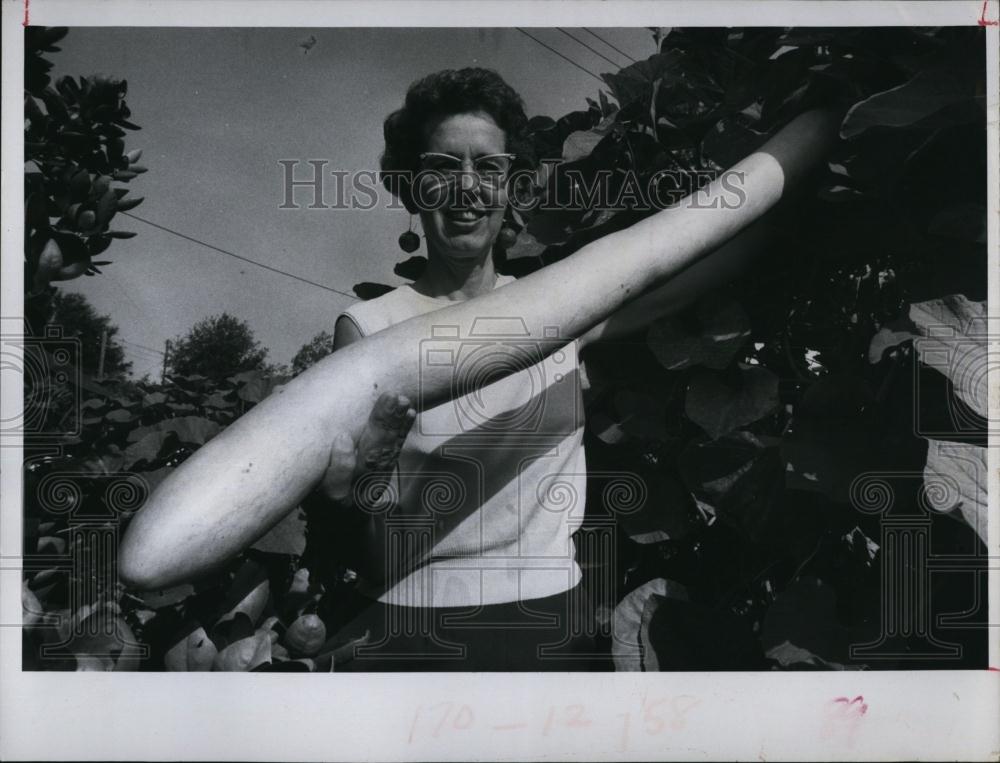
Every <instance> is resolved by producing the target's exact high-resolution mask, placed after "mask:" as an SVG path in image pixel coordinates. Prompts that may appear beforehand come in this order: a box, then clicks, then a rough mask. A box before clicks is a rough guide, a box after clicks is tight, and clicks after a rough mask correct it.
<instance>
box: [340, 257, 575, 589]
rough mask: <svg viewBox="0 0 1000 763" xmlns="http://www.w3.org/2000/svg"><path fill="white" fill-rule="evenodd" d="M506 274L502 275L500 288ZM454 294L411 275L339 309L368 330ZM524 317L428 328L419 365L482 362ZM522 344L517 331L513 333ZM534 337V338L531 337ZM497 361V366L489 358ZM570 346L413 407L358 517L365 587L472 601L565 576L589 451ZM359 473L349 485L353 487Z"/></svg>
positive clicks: (571, 566)
mask: <svg viewBox="0 0 1000 763" xmlns="http://www.w3.org/2000/svg"><path fill="white" fill-rule="evenodd" d="M513 280H514V278H513V277H510V276H499V277H498V280H497V288H500V287H501V286H503V285H505V284H507V283H510V282H512V281H513ZM450 304H454V303H453V302H451V301H449V300H448V299H443V298H435V297H428V296H426V295H423V294H420V293H419V292H417V291H416V290H415V289H413V288H412V287H411V286H409V285H405V286H401V287H399V288H397V289H395V290H393V291H391V292H389V293H388V294H385V295H383V296H381V297H378V298H376V299H373V300H369V301H367V302H359V303H356V304H354V305H351V307H349V308H348V309H347V310H345V311H344V313H342V315H343V316H346V317H347V318H348V319H350V320H351V321H353V322H354V323H355V324H356V326H357V328H358V330H359V331H360V332H361V334H362V335H364V336H367V335H370V334H373V333H375V332H377V331H381V330H382V329H385V328H387V327H389V326H391V325H393V324H396V323H399V322H401V321H404V320H406V319H408V318H412V317H414V316H416V315H421V314H424V313H428V312H431V311H433V310H438V309H441V308H442V307H447V306H448V305H450ZM521 333H526V332H524V328H523V323H521V321H520V320H519V319H518V318H516V317H512V316H505V315H501V316H484V317H482V318H480V319H479V320H477V322H476V323H475V326H474V328H473V330H472V335H470V336H459V335H458V332H457V328H451V327H448V326H440V327H437V328H436V329H435V330H434V332H433V335H432V336H428V337H427V338H426V339H425V340H424V341H421V342H419V343H418V344H419V346H415V347H414V352H419V353H420V355H421V363H424V364H427V363H436V364H441V363H452V364H456V365H457V364H467V363H475V364H477V365H476V366H475V367H476V368H477V370H479V371H480V372H481V373H482V374H489V373H490V369H491V363H490V350H489V348H490V347H491V346H494V347H495V345H496V343H497V342H501V343H507V344H510V343H513V344H517V343H518V341H519V340H518V335H519V334H521ZM520 341H522V342H523V341H525V340H523V339H522V340H520ZM531 343H534V342H531ZM493 368H495V366H494V367H493ZM580 385H581V382H580V366H579V360H578V357H577V347H576V342H575V341H572V342H570V343H569V344H568V345H566V346H564V347H563V348H561V349H560V350H557V351H556V352H553V353H552V354H551V355H549V356H548V357H546V358H545V360H544V361H542V362H541V363H537V364H535V365H532V366H530V367H527V368H525V369H523V370H521V371H517V372H515V373H512V374H510V375H508V376H506V377H504V378H501V379H498V380H496V381H493V382H490V383H487V384H486V385H485V386H483V387H481V388H480V389H479V390H478V391H476V392H473V393H470V394H468V395H462V396H460V397H458V398H456V399H455V400H452V401H449V402H447V403H445V404H443V405H439V406H436V407H433V408H429V409H427V410H425V411H422V412H420V413H418V414H417V418H416V421H415V422H414V424H413V428H412V429H411V431H410V433H409V435H408V436H407V438H406V441H405V443H404V444H403V448H402V451H401V453H400V457H399V462H398V467H397V470H396V473H395V475H394V478H393V480H391V481H390V487H389V488H388V489H387V491H386V493H385V495H384V497H383V498H382V499H380V500H379V501H377V502H376V503H374V504H372V503H370V502H366V501H364V500H362V501H360V502H359V503H360V504H361V506H363V508H356V509H355V510H357V511H362V512H366V513H368V514H369V515H370V516H369V518H368V519H367V522H366V525H367V531H366V532H364V533H362V535H363V536H364V537H363V538H362V539H360V540H359V542H362V543H364V545H365V549H364V551H365V553H364V554H363V557H364V558H365V559H366V560H368V561H369V563H370V565H369V567H368V569H364V570H361V573H362V580H363V581H364V586H363V590H365V591H366V593H368V594H369V595H371V596H374V597H376V598H378V599H379V600H380V601H383V602H386V603H390V604H398V605H403V606H417V607H430V606H434V607H456V606H481V605H486V604H500V603H504V602H511V601H518V600H525V599H535V598H543V597H545V596H551V595H553V594H557V593H561V592H563V591H567V590H569V589H570V588H572V587H573V586H575V585H576V584H577V583H578V582H579V580H580V578H581V572H580V568H579V566H578V564H577V563H576V554H575V547H574V544H573V541H572V539H571V537H570V536H571V535H572V533H573V532H574V531H575V530H576V529H577V528H578V527H579V526H580V524H581V523H582V521H583V513H584V504H585V497H586V461H585V456H584V449H583V425H584V419H583V401H582V393H581V386H580ZM364 493H365V487H364V479H362V481H361V482H360V483H359V486H358V487H357V494H358V495H362V496H363V495H364Z"/></svg>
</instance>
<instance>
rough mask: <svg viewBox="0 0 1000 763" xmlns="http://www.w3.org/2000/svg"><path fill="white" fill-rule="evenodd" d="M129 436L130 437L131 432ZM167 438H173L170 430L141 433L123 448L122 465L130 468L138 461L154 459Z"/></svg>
mask: <svg viewBox="0 0 1000 763" xmlns="http://www.w3.org/2000/svg"><path fill="white" fill-rule="evenodd" d="M136 431H138V430H136ZM129 437H130V439H131V434H130V435H129ZM168 439H170V440H174V437H173V435H172V434H171V433H170V432H147V433H146V434H144V435H142V436H141V437H140V438H139V440H137V441H136V442H133V443H132V444H131V445H129V446H128V447H127V448H125V452H124V454H123V456H124V461H123V465H124V467H125V468H126V469H130V468H131V467H132V466H133V465H135V464H137V463H139V462H140V461H155V460H156V459H157V458H158V457H159V456H160V455H161V453H162V452H163V449H164V445H165V444H166V442H167V440H168Z"/></svg>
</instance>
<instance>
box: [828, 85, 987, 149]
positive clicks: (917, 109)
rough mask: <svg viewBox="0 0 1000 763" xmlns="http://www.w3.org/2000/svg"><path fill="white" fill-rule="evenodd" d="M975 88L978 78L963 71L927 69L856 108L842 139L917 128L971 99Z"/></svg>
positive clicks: (845, 124) (843, 128)
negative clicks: (870, 132)
mask: <svg viewBox="0 0 1000 763" xmlns="http://www.w3.org/2000/svg"><path fill="white" fill-rule="evenodd" d="M973 84H974V78H971V77H970V76H969V73H968V72H964V71H962V70H959V69H950V68H936V69H925V70H923V71H920V72H918V73H917V74H916V75H915V76H914V77H913V79H911V80H910V81H909V82H905V83H904V84H902V85H899V86H898V87H894V88H891V89H889V90H885V91H883V92H881V93H876V94H875V95H873V96H870V97H868V98H865V99H864V100H863V101H860V102H859V103H856V104H854V106H852V107H851V109H850V110H849V111H848V112H847V115H846V116H845V117H844V121H843V123H842V124H841V126H840V135H841V137H842V138H852V137H854V136H856V135H860V134H861V133H862V132H864V131H865V130H868V129H870V128H872V127H908V126H910V125H913V124H916V123H918V122H920V121H921V120H924V119H926V118H928V117H930V116H933V115H934V114H936V113H937V112H939V111H941V109H943V108H945V107H946V106H950V105H952V104H954V103H958V102H959V101H963V100H966V99H968V98H969V97H970V96H971V95H972V86H973Z"/></svg>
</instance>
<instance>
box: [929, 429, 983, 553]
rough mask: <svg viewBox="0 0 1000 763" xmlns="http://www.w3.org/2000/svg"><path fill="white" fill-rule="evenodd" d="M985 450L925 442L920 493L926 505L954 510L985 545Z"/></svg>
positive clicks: (976, 447) (932, 441) (960, 445)
mask: <svg viewBox="0 0 1000 763" xmlns="http://www.w3.org/2000/svg"><path fill="white" fill-rule="evenodd" d="M988 473H989V471H988V468H987V464H986V448H983V447H980V446H978V445H968V444H965V443H957V442H943V441H941V440H928V441H927V464H926V466H924V490H925V494H926V497H927V503H928V505H929V506H930V507H931V508H933V509H935V510H937V511H942V512H948V511H957V512H958V513H959V515H960V516H961V517H962V518H963V519H964V520H965V521H966V522H967V523H968V524H969V526H970V527H972V529H973V530H975V531H976V534H977V535H978V536H979V538H980V540H982V542H983V543H986V528H987V524H988V521H987V518H988V515H989V503H988V501H987V493H986V476H987V474H988Z"/></svg>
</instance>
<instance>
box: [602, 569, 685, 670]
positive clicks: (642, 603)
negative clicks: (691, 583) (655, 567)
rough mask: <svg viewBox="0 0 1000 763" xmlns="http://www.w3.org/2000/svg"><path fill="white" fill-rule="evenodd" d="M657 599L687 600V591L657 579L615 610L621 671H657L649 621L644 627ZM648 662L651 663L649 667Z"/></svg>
mask: <svg viewBox="0 0 1000 763" xmlns="http://www.w3.org/2000/svg"><path fill="white" fill-rule="evenodd" d="M653 597H660V598H665V597H672V598H677V599H682V600H686V599H687V598H688V593H687V589H686V588H684V586H682V585H681V584H680V583H675V582H674V581H673V580H665V579H664V578H656V579H655V580H650V581H649V582H648V583H643V584H642V585H641V586H639V587H638V588H636V589H635V590H634V591H632V592H631V593H630V594H628V595H627V596H625V598H623V599H622V600H621V601H620V602H619V603H618V606H616V607H615V613H614V638H613V640H612V642H611V656H612V659H613V660H614V663H615V670H617V671H640V670H647V669H649V670H655V669H656V668H655V667H653V660H655V656H654V655H653V654H652V652H651V651H650V650H649V646H648V645H649V637H648V618H647V624H646V625H645V626H644V623H643V613H644V612H645V610H646V607H647V605H648V604H649V602H650V600H651V599H652V598H653ZM647 660H648V661H649V663H648V666H647Z"/></svg>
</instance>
